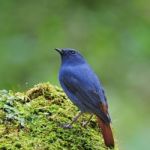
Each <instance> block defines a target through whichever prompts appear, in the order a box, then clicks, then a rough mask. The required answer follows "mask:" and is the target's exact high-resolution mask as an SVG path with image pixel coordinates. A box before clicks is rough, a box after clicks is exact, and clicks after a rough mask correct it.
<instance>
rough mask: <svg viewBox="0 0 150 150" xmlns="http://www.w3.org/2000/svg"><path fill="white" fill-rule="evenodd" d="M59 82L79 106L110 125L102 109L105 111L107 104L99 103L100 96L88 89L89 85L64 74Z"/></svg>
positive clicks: (72, 75) (106, 114) (107, 115)
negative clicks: (82, 106)
mask: <svg viewBox="0 0 150 150" xmlns="http://www.w3.org/2000/svg"><path fill="white" fill-rule="evenodd" d="M61 80H62V82H63V84H64V86H65V88H66V89H67V90H68V91H69V92H71V94H73V95H74V96H76V97H77V99H78V100H79V101H80V103H81V104H83V105H84V106H85V107H86V108H88V109H89V110H91V112H93V113H95V114H96V115H99V116H100V117H101V118H102V120H104V121H105V122H106V123H110V117H109V114H108V112H107V113H106V111H105V112H104V111H103V109H102V108H103V107H104V108H105V110H107V104H106V103H105V104H104V103H103V102H102V101H101V99H100V95H99V94H98V93H97V92H96V90H95V89H93V87H92V86H91V88H90V85H88V84H86V82H84V81H83V80H81V79H80V77H79V76H77V75H74V74H71V75H70V74H68V75H67V74H66V75H65V76H63V78H62V79H61Z"/></svg>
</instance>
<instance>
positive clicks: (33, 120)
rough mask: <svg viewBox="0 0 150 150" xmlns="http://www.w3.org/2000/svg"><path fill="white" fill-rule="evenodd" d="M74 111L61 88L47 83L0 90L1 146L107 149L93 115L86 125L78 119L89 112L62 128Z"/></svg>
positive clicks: (75, 149)
mask: <svg viewBox="0 0 150 150" xmlns="http://www.w3.org/2000/svg"><path fill="white" fill-rule="evenodd" d="M77 112H78V109H77V108H76V107H75V106H74V105H73V104H72V103H71V102H70V100H68V99H67V97H66V95H65V94H64V93H63V91H62V90H61V89H60V88H58V87H55V86H52V85H50V84H49V83H44V84H38V85H36V86H35V87H33V88H32V89H30V90H29V91H27V92H26V93H13V92H12V91H9V92H8V91H5V90H3V91H0V149H25V150H30V149H32V150H33V149H38V150H49V149H50V150H61V149H63V150H70V149H71V150H77V149H80V150H105V149H107V148H106V147H105V146H104V143H103V139H102V136H101V133H100V131H99V129H98V127H97V125H96V123H95V118H93V119H92V120H91V121H90V124H89V125H88V127H87V128H83V127H82V126H81V122H82V121H83V120H86V119H87V118H88V117H89V116H88V115H84V116H83V117H81V118H80V119H79V121H78V122H77V123H75V124H74V125H73V128H72V129H64V128H62V125H63V124H65V123H67V122H70V121H71V119H72V118H73V116H75V114H76V113H77Z"/></svg>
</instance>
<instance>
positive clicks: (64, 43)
mask: <svg viewBox="0 0 150 150" xmlns="http://www.w3.org/2000/svg"><path fill="white" fill-rule="evenodd" d="M149 5H150V2H149V1H148V0H147V1H146V0H143V1H142V0H131V1H129V0H127V1H121V0H114V1H111V0H93V1H91V0H74V1H73V0H59V1H58V0H55V1H52V0H26V1H23V0H7V1H6V0H1V1H0V89H12V90H15V91H18V90H19V91H23V90H25V89H28V88H29V87H31V86H33V85H34V84H37V83H39V82H47V81H49V82H51V83H52V84H56V85H59V82H58V79H57V76H58V70H59V65H60V58H59V55H58V54H57V53H56V52H55V51H54V50H53V49H54V48H55V47H59V48H61V47H71V48H75V49H78V50H80V51H81V53H82V54H83V55H84V56H85V58H86V59H87V60H88V62H89V64H90V65H91V66H92V68H93V69H94V70H95V72H96V73H97V74H98V75H99V76H100V78H101V80H102V83H103V85H104V87H105V90H106V93H107V97H108V100H109V104H110V112H111V116H112V120H113V127H114V130H115V135H116V138H117V143H118V145H119V147H120V149H126V150H141V149H148V148H149V147H150V146H149V145H150V144H149V140H150V119H148V118H149V114H150V109H149V106H150V101H149V98H150V90H149V89H150V88H149V85H150V79H149V78H150V69H149V67H150V8H149Z"/></svg>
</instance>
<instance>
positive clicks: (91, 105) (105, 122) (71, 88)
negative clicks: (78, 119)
mask: <svg viewBox="0 0 150 150" xmlns="http://www.w3.org/2000/svg"><path fill="white" fill-rule="evenodd" d="M56 50H57V51H58V52H59V53H60V55H61V67H60V71H59V81H60V84H61V86H62V88H63V90H64V92H65V93H66V94H67V96H68V97H69V98H70V100H71V101H72V102H73V103H74V104H75V105H76V106H77V107H78V108H79V109H80V110H81V112H88V113H92V114H95V115H96V116H97V117H98V124H99V126H100V127H101V128H102V133H103V137H104V141H105V144H106V146H108V147H110V148H111V147H114V140H113V135H112V131H111V128H110V122H111V119H110V116H109V113H108V104H107V100H106V96H105V93H104V89H103V87H102V85H101V83H100V81H99V79H98V77H97V75H96V74H95V73H94V72H93V70H92V69H91V67H90V66H89V64H88V63H87V62H86V60H85V59H84V58H83V56H82V55H81V54H80V53H79V52H78V51H76V50H74V49H70V48H69V49H68V48H65V49H56ZM101 120H102V121H101Z"/></svg>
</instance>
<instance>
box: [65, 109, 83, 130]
mask: <svg viewBox="0 0 150 150" xmlns="http://www.w3.org/2000/svg"><path fill="white" fill-rule="evenodd" d="M82 114H83V112H81V111H80V112H79V113H78V114H77V115H76V116H75V117H74V118H73V120H72V122H71V123H69V124H66V125H64V128H72V124H73V123H74V122H76V121H77V120H78V118H79V117H80V116H81V115H82Z"/></svg>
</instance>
